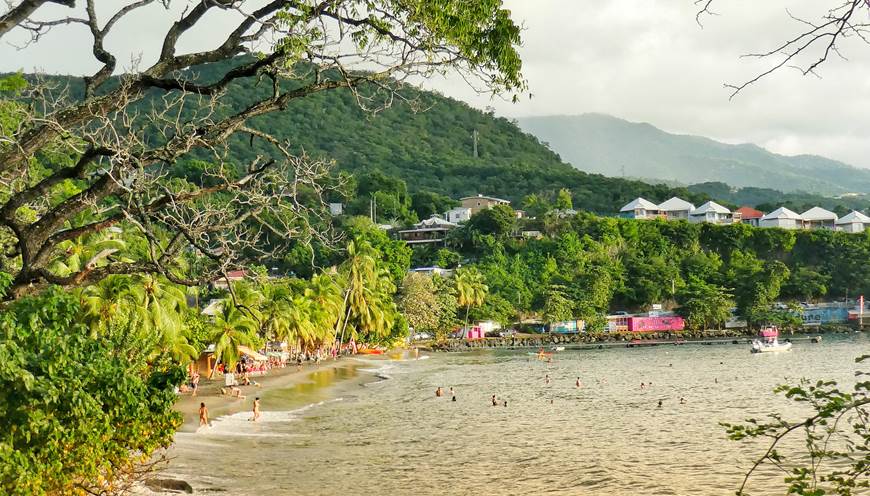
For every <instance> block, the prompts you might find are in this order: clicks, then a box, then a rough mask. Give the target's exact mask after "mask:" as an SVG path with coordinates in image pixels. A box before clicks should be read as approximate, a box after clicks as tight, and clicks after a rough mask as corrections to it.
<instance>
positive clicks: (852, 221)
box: [836, 210, 870, 233]
mask: <svg viewBox="0 0 870 496" xmlns="http://www.w3.org/2000/svg"><path fill="white" fill-rule="evenodd" d="M836 225H837V230H838V231H844V232H848V233H859V232H863V231H864V229H867V228H870V217H867V216H866V215H864V214H862V213H861V212H858V211H855V210H853V211H852V212H850V213H848V214H846V215H844V216H842V217H840V218H839V219H838V220H837V222H836Z"/></svg>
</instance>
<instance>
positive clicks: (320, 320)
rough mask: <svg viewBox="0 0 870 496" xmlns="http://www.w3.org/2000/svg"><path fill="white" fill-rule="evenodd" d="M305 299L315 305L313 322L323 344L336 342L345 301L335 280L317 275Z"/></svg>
mask: <svg viewBox="0 0 870 496" xmlns="http://www.w3.org/2000/svg"><path fill="white" fill-rule="evenodd" d="M304 294H305V297H306V298H308V299H310V300H311V301H312V302H313V303H314V313H313V315H312V317H313V320H314V321H315V322H316V325H317V327H318V330H319V335H320V339H321V341H323V342H332V341H335V335H336V327H337V326H338V324H339V319H340V318H341V315H342V313H343V307H344V301H343V300H344V299H343V298H342V294H341V288H339V286H338V284H337V283H336V281H335V278H333V277H331V276H329V275H327V274H322V273H321V274H317V275H315V276H314V277H312V278H311V281H310V282H309V284H308V287H307V288H305V292H304Z"/></svg>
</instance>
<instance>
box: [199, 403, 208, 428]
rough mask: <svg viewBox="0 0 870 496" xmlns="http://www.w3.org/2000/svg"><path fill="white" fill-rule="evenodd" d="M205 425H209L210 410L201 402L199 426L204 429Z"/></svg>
mask: <svg viewBox="0 0 870 496" xmlns="http://www.w3.org/2000/svg"><path fill="white" fill-rule="evenodd" d="M204 425H208V408H206V407H205V403H202V402H200V404H199V426H200V427H202V426H204Z"/></svg>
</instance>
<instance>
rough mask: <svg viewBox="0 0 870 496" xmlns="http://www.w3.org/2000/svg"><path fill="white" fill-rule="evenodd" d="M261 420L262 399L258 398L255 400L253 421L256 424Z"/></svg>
mask: <svg viewBox="0 0 870 496" xmlns="http://www.w3.org/2000/svg"><path fill="white" fill-rule="evenodd" d="M259 418H260V397H259V396H257V397H256V398H254V418H252V419H251V420H253V421H254V422H256V421H257V420H258V419H259Z"/></svg>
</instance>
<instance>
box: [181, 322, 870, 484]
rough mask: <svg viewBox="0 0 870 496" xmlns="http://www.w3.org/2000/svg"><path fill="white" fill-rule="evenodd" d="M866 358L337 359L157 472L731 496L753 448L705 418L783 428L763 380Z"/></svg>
mask: <svg viewBox="0 0 870 496" xmlns="http://www.w3.org/2000/svg"><path fill="white" fill-rule="evenodd" d="M868 352H870V339H868V336H867V335H866V334H864V335H860V334H854V335H850V336H848V337H830V338H828V337H826V339H825V341H824V342H823V343H821V344H811V343H809V342H803V341H802V342H799V343H796V344H795V346H794V348H793V349H792V351H790V352H787V353H782V354H766V355H753V354H750V353H749V347H748V345H730V344H729V345H714V346H701V345H683V346H672V345H669V346H657V347H650V348H634V349H626V348H610V349H603V350H583V351H571V350H568V351H563V352H559V353H556V354H555V355H554V361H553V363H551V364H547V363H544V362H540V361H537V360H534V359H533V358H534V357H530V356H529V355H528V354H527V353H526V352H524V351H523V352H520V351H481V352H475V353H468V354H434V355H432V356H431V357H430V358H428V359H423V360H390V361H378V360H371V361H357V360H348V361H347V362H348V364H353V366H349V367H348V368H346V369H337V370H335V371H322V372H319V373H316V375H315V376H314V377H312V381H313V382H312V383H311V384H306V385H300V386H297V387H295V388H291V389H289V390H283V391H277V392H267V393H264V394H263V395H262V396H263V410H264V411H265V413H264V417H263V421H262V422H258V423H253V422H249V421H247V419H248V417H249V416H250V414H249V413H247V412H245V413H240V414H237V415H233V416H227V417H222V418H220V419H216V421H215V422H214V426H213V427H212V428H211V429H209V430H207V431H200V432H197V433H192V432H191V433H179V434H178V436H177V438H176V445H175V447H174V448H173V450H172V451H171V453H170V456H173V457H174V459H173V460H172V463H171V465H170V467H169V469H168V474H169V475H174V476H178V477H180V478H184V479H185V480H187V481H189V482H190V483H191V484H192V485H193V486H194V488H196V489H197V492H203V493H206V494H208V493H212V492H214V493H218V492H219V493H221V494H231V495H281V494H305V495H351V494H354V495H356V494H360V495H405V494H408V495H412V494H413V495H418V496H419V495H430V494H432V495H436V494H544V493H547V494H570V495H608V496H614V495H626V496H628V495H668V494H673V495H726V494H734V491H735V490H736V489H737V487H738V486H739V484H740V481H741V480H742V476H743V474H744V472H745V469H746V468H747V467H748V465H749V464H750V461H751V457H752V456H754V455H758V454H759V453H762V452H763V450H764V449H765V448H766V445H765V444H763V443H761V442H755V441H752V442H747V443H736V442H732V441H728V440H727V439H726V437H725V433H724V430H723V429H722V427H720V426H719V425H718V423H719V422H734V421H739V420H742V419H744V418H747V417H760V416H764V415H766V414H767V413H770V412H773V411H779V412H783V413H785V414H786V418H789V419H792V420H796V419H798V418H799V415H800V414H801V413H804V412H802V411H801V409H800V408H798V407H796V406H795V405H794V404H793V403H791V402H789V401H787V400H785V399H784V398H782V397H781V396H775V395H774V394H772V393H771V390H772V389H773V388H774V387H775V386H776V385H777V384H780V383H783V382H785V381H789V382H795V381H797V380H798V379H799V378H802V377H804V378H808V379H812V380H816V379H834V380H838V381H841V382H842V383H848V384H849V385H851V384H852V383H853V382H854V380H855V378H854V371H855V370H856V368H857V367H856V364H855V363H854V358H855V357H857V356H858V355H860V354H862V353H868ZM375 372H376V373H377V374H378V375H384V376H389V379H386V380H379V379H378V378H377V377H376V376H375ZM547 374H549V376H550V379H551V381H550V384H549V385H547V384H546V380H545V376H546V375H547ZM578 376H579V377H580V380H581V381H582V383H583V387H581V388H579V389H578V388H576V387H575V380H576V378H577V377H578ZM641 382H644V383H652V387H648V388H646V389H643V390H641V389H640V383H641ZM438 386H443V387H444V389H445V397H442V398H436V397H435V395H434V391H435V388H436V387H438ZM451 386H452V387H454V388H455V390H456V396H457V401H456V402H452V401H450V395H449V392H448V391H449V389H448V388H449V387H451ZM493 394H495V395H497V396H498V398H499V400H500V401H505V400H506V401H507V402H508V406H507V407H506V408H505V407H503V406H499V407H492V406H490V405H491V403H490V397H491V396H492V395H493ZM681 397H684V398H685V399H686V404H683V405H681V404H680V402H679V400H680V398H681ZM659 400H662V402H663V406H662V407H661V408H658V407H657V403H658V401H659ZM765 475H766V477H763V478H760V479H758V480H757V482H756V483H755V484H752V485H750V490H751V492H752V494H784V492H785V491H784V490H783V486H782V474H781V473H777V472H772V471H768V472H766V473H765Z"/></svg>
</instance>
